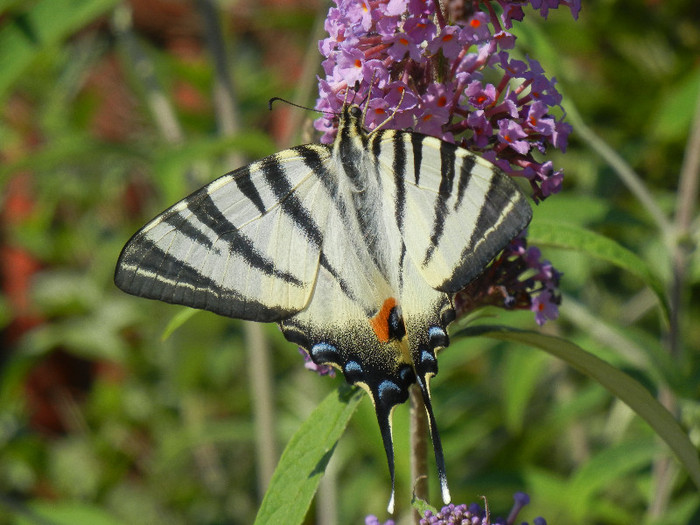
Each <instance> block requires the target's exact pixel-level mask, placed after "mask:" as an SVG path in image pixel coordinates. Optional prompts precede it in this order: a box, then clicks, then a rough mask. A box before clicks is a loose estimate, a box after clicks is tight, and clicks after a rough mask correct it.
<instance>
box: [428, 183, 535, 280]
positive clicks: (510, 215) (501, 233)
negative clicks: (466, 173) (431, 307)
mask: <svg viewBox="0 0 700 525" xmlns="http://www.w3.org/2000/svg"><path fill="white" fill-rule="evenodd" d="M531 218H532V208H530V205H529V204H528V203H527V200H526V199H525V197H524V196H523V195H522V193H521V192H520V190H519V189H518V188H517V186H516V185H515V183H514V182H513V181H511V180H510V178H509V177H508V176H507V175H505V174H502V173H498V174H497V175H496V176H494V177H492V178H491V180H490V181H489V188H488V190H487V192H486V195H485V198H484V204H483V206H482V207H481V209H480V210H479V216H478V218H477V220H476V224H475V226H474V230H473V231H472V235H471V237H470V239H469V242H468V243H467V244H466V245H465V247H464V249H463V251H462V254H461V257H460V260H461V261H462V262H461V264H460V266H458V267H457V268H456V269H455V272H454V273H453V275H452V276H451V277H450V278H449V279H447V280H446V281H445V282H444V283H443V284H442V285H440V286H438V287H437V289H438V290H440V291H443V292H447V293H455V292H457V291H459V290H461V289H462V288H464V287H465V286H466V285H467V284H469V282H471V281H472V280H473V279H474V278H476V277H477V276H478V275H479V274H480V273H481V272H483V270H484V268H485V266H486V265H487V264H488V262H489V261H490V260H491V259H493V258H494V257H495V256H496V255H497V254H498V252H500V251H501V250H502V249H503V248H504V247H505V246H506V244H508V242H510V241H511V240H512V239H513V238H514V237H515V236H516V235H517V234H518V233H520V232H521V231H523V230H524V229H525V228H526V227H527V225H528V223H529V222H530V219H531Z"/></svg>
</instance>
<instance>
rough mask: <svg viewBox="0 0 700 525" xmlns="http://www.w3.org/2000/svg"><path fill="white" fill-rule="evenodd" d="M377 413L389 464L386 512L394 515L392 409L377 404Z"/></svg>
mask: <svg viewBox="0 0 700 525" xmlns="http://www.w3.org/2000/svg"><path fill="white" fill-rule="evenodd" d="M375 407H376V413H377V421H378V422H379V431H380V432H381V434H382V441H383V442H384V452H386V460H387V463H388V464H389V475H390V476H391V498H389V505H388V506H387V512H388V513H389V514H393V513H394V494H395V483H394V482H395V476H394V440H393V437H392V434H391V410H392V408H393V407H385V406H381V405H379V404H377V405H375Z"/></svg>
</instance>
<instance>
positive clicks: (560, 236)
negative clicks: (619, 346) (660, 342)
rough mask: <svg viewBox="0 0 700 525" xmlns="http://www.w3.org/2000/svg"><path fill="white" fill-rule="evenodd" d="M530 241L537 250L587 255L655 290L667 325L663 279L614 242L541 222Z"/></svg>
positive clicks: (531, 230) (570, 227) (530, 233)
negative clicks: (562, 250) (550, 249)
mask: <svg viewBox="0 0 700 525" xmlns="http://www.w3.org/2000/svg"><path fill="white" fill-rule="evenodd" d="M528 241H529V242H532V243H533V244H536V245H538V246H551V247H553V248H563V249H566V250H574V251H577V252H581V253H585V254H586V255H589V256H591V257H595V258H596V259H601V260H603V261H607V262H610V263H612V264H614V265H615V266H617V267H619V268H622V269H623V270H626V271H628V272H629V273H631V274H632V275H634V276H636V277H638V278H639V279H641V280H642V282H644V284H646V285H647V286H648V287H649V288H651V289H652V291H653V292H654V293H655V294H656V296H657V298H658V299H659V303H660V304H661V308H662V311H663V313H664V315H665V319H666V321H668V316H669V305H668V301H667V298H666V292H665V289H664V285H663V282H662V281H661V279H660V278H659V277H658V276H657V275H656V273H654V272H653V271H652V269H651V268H650V267H649V265H648V264H647V263H646V262H644V260H642V259H641V258H640V257H639V256H637V255H635V254H634V253H632V252H631V251H629V250H628V249H627V248H624V247H623V246H621V245H619V244H618V243H617V242H615V241H613V240H612V239H608V238H607V237H603V236H602V235H599V234H597V233H594V232H592V231H590V230H586V229H584V228H580V227H578V226H574V225H572V224H567V223H562V222H554V221H545V220H538V221H536V223H532V224H531V225H530V226H529V227H528Z"/></svg>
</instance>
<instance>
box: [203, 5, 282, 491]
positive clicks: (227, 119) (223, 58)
mask: <svg viewBox="0 0 700 525" xmlns="http://www.w3.org/2000/svg"><path fill="white" fill-rule="evenodd" d="M196 5H197V9H198V10H199V13H200V15H201V16H202V20H203V22H204V26H205V27H204V34H205V35H206V42H207V46H208V48H209V51H210V53H211V55H212V58H213V61H214V70H215V83H214V106H215V108H216V115H217V120H218V124H219V134H220V135H222V136H226V135H230V134H234V133H236V132H237V131H238V130H239V120H238V112H237V109H236V108H237V107H238V106H237V100H236V96H235V91H234V88H233V80H232V79H233V74H232V72H231V69H230V68H229V67H228V60H227V53H226V45H225V42H224V37H223V34H222V31H221V25H220V22H219V15H218V11H217V9H216V7H215V6H214V4H213V3H212V2H211V0H197V4H196ZM227 160H228V162H229V163H230V164H231V165H232V167H235V166H238V165H240V164H241V163H242V160H243V159H242V158H240V156H238V155H236V154H233V153H232V154H230V155H229V158H228V159H227ZM243 334H244V339H245V347H246V352H247V356H248V376H249V378H250V390H251V394H252V395H251V399H252V410H253V421H254V426H255V440H254V442H255V451H256V454H255V457H256V461H257V474H258V476H257V477H258V497H259V498H260V499H262V497H263V495H264V494H265V491H266V490H267V486H268V484H269V483H270V478H272V474H273V472H274V470H275V465H276V463H277V458H278V455H277V448H276V444H275V425H274V421H275V417H274V403H273V401H272V399H273V397H274V396H273V382H272V367H271V365H270V361H271V360H270V355H269V354H270V345H269V342H268V340H267V337H266V336H265V333H264V331H263V327H262V326H261V325H260V324H257V323H249V322H248V323H245V328H244V333H243Z"/></svg>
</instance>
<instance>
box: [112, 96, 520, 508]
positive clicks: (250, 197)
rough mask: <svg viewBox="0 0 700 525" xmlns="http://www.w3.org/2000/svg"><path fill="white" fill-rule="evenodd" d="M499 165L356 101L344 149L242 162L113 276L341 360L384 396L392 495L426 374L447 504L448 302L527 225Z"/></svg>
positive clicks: (342, 130) (381, 409) (150, 294)
mask: <svg viewBox="0 0 700 525" xmlns="http://www.w3.org/2000/svg"><path fill="white" fill-rule="evenodd" d="M531 216H532V210H531V208H530V205H529V204H528V203H527V201H526V199H525V197H524V196H523V195H522V193H521V192H520V190H519V189H518V188H517V187H516V185H515V184H514V183H513V182H512V181H511V179H510V178H509V177H508V176H507V175H505V174H504V173H503V172H501V171H500V170H499V169H498V168H496V167H495V166H494V165H493V164H491V163H489V162H487V161H485V160H484V159H482V158H480V157H478V156H476V155H474V154H473V153H470V152H469V151H467V150H465V149H462V148H459V147H457V146H455V145H453V144H449V143H447V142H443V141H441V140H439V139H436V138H433V137H428V136H424V135H421V134H418V133H412V132H408V131H395V130H388V129H380V130H375V131H373V132H371V133H367V132H366V131H365V130H364V129H363V127H362V122H361V111H360V109H359V108H358V107H356V106H346V107H345V108H344V110H343V113H342V115H341V117H340V123H339V128H338V135H337V137H336V139H335V142H334V143H333V144H332V145H321V144H309V145H304V146H297V147H295V148H292V149H288V150H285V151H281V152H279V153H276V154H274V155H271V156H269V157H266V158H264V159H262V160H260V161H258V162H254V163H253V164H250V165H248V166H243V167H242V168H239V169H237V170H235V171H232V172H230V173H229V174H227V175H224V176H223V177H221V178H219V179H217V180H215V181H214V182H212V183H210V184H208V185H207V186H205V187H203V188H201V189H199V190H197V191H195V192H194V193H193V194H192V195H190V196H189V197H187V198H185V199H183V200H182V201H180V202H178V203H177V204H175V205H174V206H172V207H171V208H169V209H167V210H166V211H164V212H163V213H161V214H160V215H158V216H157V217H156V218H155V219H153V220H152V221H151V222H149V223H148V224H147V225H146V226H145V227H144V228H142V229H141V230H140V231H138V232H137V233H136V234H135V235H134V236H133V237H132V238H131V240H129V242H128V243H127V244H126V246H125V247H124V249H123V251H122V253H121V256H120V258H119V262H118V264H117V269H116V274H115V282H116V284H117V286H118V287H119V288H121V289H122V290H124V291H125V292H128V293H130V294H133V295H137V296H141V297H147V298H149V299H159V300H161V301H165V302H168V303H175V304H181V305H186V306H190V307H193V308H201V309H204V310H209V311H211V312H214V313H217V314H220V315H225V316H229V317H235V318H239V319H247V320H251V321H261V322H269V321H275V322H277V323H279V326H280V327H281V329H282V332H283V333H284V336H285V337H286V338H287V339H288V340H289V341H291V342H293V343H295V344H298V345H300V346H302V347H304V348H305V349H306V350H308V352H309V354H310V355H311V358H312V360H313V361H314V362H315V363H316V364H319V365H320V364H331V365H334V366H336V367H337V368H339V369H340V370H342V372H343V373H344V375H345V378H346V380H347V381H348V382H349V383H352V384H357V385H360V386H361V387H362V388H363V389H364V390H366V391H367V393H369V395H370V397H371V398H372V401H373V403H374V408H375V411H376V415H377V419H378V421H379V429H380V432H381V436H382V440H383V443H384V448H385V451H386V455H387V461H388V463H389V472H390V475H391V480H392V495H391V500H390V504H389V509H390V512H391V511H393V501H394V490H393V484H394V451H393V443H392V435H391V413H392V410H393V408H394V407H395V406H396V405H397V404H399V403H403V402H405V401H406V399H407V398H408V389H409V387H410V386H411V385H412V384H413V383H417V384H418V386H419V387H420V390H421V392H422V394H423V399H424V401H425V407H426V410H427V413H428V418H429V423H430V430H431V437H432V441H433V448H434V450H435V457H436V462H437V467H438V473H439V477H440V482H441V486H442V496H443V500H444V501H445V502H446V503H448V502H449V501H450V495H449V490H448V488H447V481H446V477H445V466H444V459H443V454H442V446H441V444H440V437H439V435H438V431H437V427H436V424H435V418H434V416H433V410H432V405H431V402H430V388H429V381H430V378H431V377H432V376H434V375H435V374H436V373H437V371H438V365H437V359H436V356H435V353H436V351H437V350H439V349H441V348H443V347H446V346H447V345H448V344H449V339H448V335H447V326H448V325H449V324H450V322H452V320H453V319H454V317H455V315H454V310H453V307H452V296H453V294H454V293H455V292H457V291H459V290H461V289H462V288H464V287H465V285H467V284H468V283H469V282H470V281H471V280H472V279H474V278H475V277H477V276H478V275H479V274H480V273H481V272H482V271H483V270H484V268H485V267H486V265H487V264H488V262H489V261H490V260H491V259H492V258H493V257H494V256H495V255H496V254H497V253H498V252H500V251H501V250H502V249H503V248H504V247H505V246H506V245H507V244H508V243H509V242H510V240H511V239H512V238H513V237H515V236H516V235H517V234H518V233H519V232H520V231H521V230H523V229H524V228H525V227H526V226H527V224H528V223H529V221H530V218H531Z"/></svg>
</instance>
